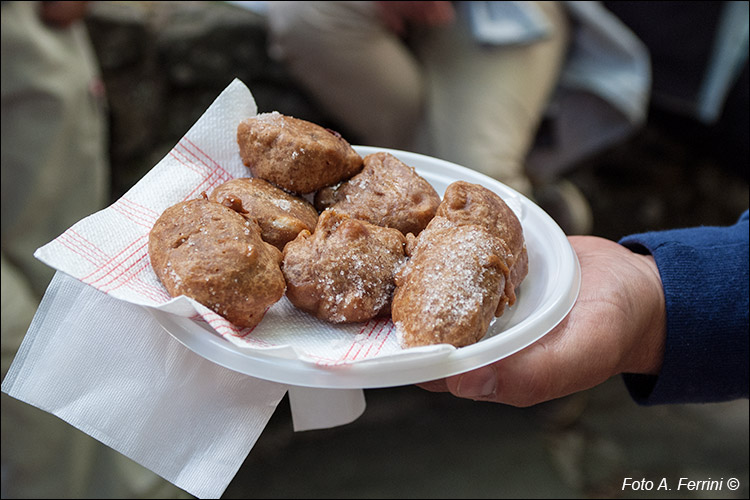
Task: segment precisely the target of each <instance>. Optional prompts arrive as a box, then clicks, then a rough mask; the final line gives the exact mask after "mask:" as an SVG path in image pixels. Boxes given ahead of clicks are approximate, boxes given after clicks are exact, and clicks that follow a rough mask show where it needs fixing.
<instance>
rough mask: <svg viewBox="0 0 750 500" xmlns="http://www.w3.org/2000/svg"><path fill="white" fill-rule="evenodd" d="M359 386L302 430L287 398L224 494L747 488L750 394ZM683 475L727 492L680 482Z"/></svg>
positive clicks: (676, 494)
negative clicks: (667, 397)
mask: <svg viewBox="0 0 750 500" xmlns="http://www.w3.org/2000/svg"><path fill="white" fill-rule="evenodd" d="M365 395H366V398H367V402H368V406H367V409H366V410H365V413H364V414H363V416H362V417H360V418H359V419H358V420H357V421H355V422H354V423H352V424H349V425H346V426H342V427H338V428H334V429H326V430H320V431H306V432H300V433H294V432H293V431H292V424H291V417H290V413H289V407H288V403H286V402H284V403H282V404H281V405H280V406H279V408H278V409H277V410H276V413H275V414H274V416H273V418H272V419H271V422H270V423H269V425H268V427H267V428H266V430H265V432H264V433H263V434H262V435H261V437H260V439H259V441H258V443H257V444H256V446H255V448H254V449H253V450H252V451H251V453H250V455H249V456H248V458H247V460H246V461H245V464H244V465H243V467H242V468H241V469H240V471H239V473H238V474H237V476H236V477H235V480H234V481H233V482H232V483H231V484H230V486H229V488H228V489H227V491H226V493H225V495H224V496H223V498H747V497H748V402H747V401H746V400H743V401H735V402H730V403H720V404H713V405H674V406H663V407H639V406H637V405H636V404H635V403H633V402H632V400H631V399H630V397H629V396H628V394H627V391H626V389H625V387H624V385H623V383H622V381H621V380H620V379H619V377H618V378H614V379H612V380H610V381H608V382H606V383H604V384H602V385H600V386H598V387H596V388H594V389H591V390H589V391H585V392H583V393H579V394H576V395H573V396H569V397H566V398H562V399H560V400H556V401H552V402H548V403H544V404H541V405H537V406H534V407H531V408H525V409H522V408H513V407H508V406H504V405H497V404H492V403H479V402H473V401H465V400H461V399H458V398H455V397H453V396H450V395H447V394H438V393H430V392H427V391H424V390H422V389H419V388H417V387H413V386H409V387H399V388H390V389H375V390H368V391H365ZM625 478H633V480H634V481H639V482H640V481H641V480H644V479H645V480H646V481H652V482H653V485H652V488H653V490H652V491H642V490H641V491H635V490H633V489H631V488H630V487H628V488H626V489H625V490H623V481H624V480H625ZM680 478H686V480H691V481H708V480H715V481H720V482H721V485H722V489H721V490H717V489H715V490H713V491H689V490H686V489H684V488H683V489H681V490H680V491H677V488H678V485H679V481H680ZM730 478H736V479H738V480H739V484H740V487H739V489H738V490H736V491H731V490H729V488H728V482H729V479H730ZM663 481H666V483H664V484H666V485H667V486H668V487H671V488H672V489H671V491H667V490H659V491H657V488H658V487H659V485H660V484H661V483H662V482H663ZM648 484H649V483H646V486H648ZM713 484H714V487H716V483H713Z"/></svg>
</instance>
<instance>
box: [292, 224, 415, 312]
mask: <svg viewBox="0 0 750 500" xmlns="http://www.w3.org/2000/svg"><path fill="white" fill-rule="evenodd" d="M404 241H405V240H404V237H403V235H402V234H401V233H400V232H399V231H397V230H395V229H390V228H384V227H379V226H375V225H373V224H369V223H367V222H364V221H360V220H356V219H352V218H349V217H346V216H343V215H341V214H338V213H337V212H335V211H334V210H326V211H324V212H323V213H322V214H321V215H320V218H319V220H318V225H317V227H316V228H315V232H314V233H312V234H310V233H309V232H308V231H303V232H302V233H300V234H299V236H297V238H296V239H295V240H294V241H291V242H290V243H288V244H287V246H286V247H285V249H284V259H283V263H282V269H283V272H284V276H285V277H286V280H287V297H288V298H289V300H290V301H291V302H292V304H294V305H295V306H296V307H298V308H299V309H302V310H303V311H307V312H309V313H311V314H313V315H315V316H316V317H318V318H320V319H323V320H326V321H329V322H332V323H353V322H363V321H368V320H370V319H372V318H374V317H376V316H380V315H387V314H389V313H390V304H391V298H392V295H393V290H394V288H395V282H394V275H395V273H396V272H397V271H398V270H399V269H400V268H401V266H402V265H403V263H404V261H405V255H404Z"/></svg>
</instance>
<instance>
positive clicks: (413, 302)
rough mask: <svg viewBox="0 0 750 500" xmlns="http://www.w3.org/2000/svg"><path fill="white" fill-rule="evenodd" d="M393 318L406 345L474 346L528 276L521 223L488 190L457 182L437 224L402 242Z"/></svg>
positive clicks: (510, 302) (445, 196)
mask: <svg viewBox="0 0 750 500" xmlns="http://www.w3.org/2000/svg"><path fill="white" fill-rule="evenodd" d="M407 250H408V253H409V256H410V259H409V261H408V263H407V264H406V265H405V266H404V267H403V269H402V270H401V271H400V272H399V273H398V275H397V276H396V292H395V294H394V298H393V304H392V318H393V322H394V324H395V325H396V331H397V333H398V335H399V338H400V340H401V343H402V345H403V346H404V347H414V346H419V345H429V344H436V343H448V344H452V345H454V346H456V347H462V346H466V345H469V344H473V343H474V342H477V341H478V340H480V339H481V338H482V337H483V336H484V335H485V333H486V331H487V328H488V327H489V324H490V321H491V320H492V317H493V316H500V315H501V314H503V312H504V310H505V306H506V305H513V303H514V302H515V300H516V295H515V289H516V287H517V286H518V285H519V284H520V283H521V281H522V280H523V279H524V278H525V276H526V274H527V272H528V254H527V252H526V245H525V242H524V236H523V229H522V227H521V223H520V221H519V220H518V218H517V217H516V215H515V214H514V213H513V211H512V210H511V209H510V208H509V207H508V206H507V205H506V204H505V202H504V201H503V200H502V199H501V198H500V197H499V196H498V195H497V194H495V193H494V192H492V191H490V190H489V189H487V188H485V187H483V186H480V185H477V184H470V183H468V182H464V181H457V182H454V183H453V184H451V185H449V186H448V188H447V189H446V192H445V195H444V197H443V201H442V203H441V204H440V206H439V207H438V209H437V214H436V216H435V218H433V219H432V221H430V223H429V224H428V225H427V228H425V230H424V231H422V233H420V234H419V236H418V237H417V238H416V239H414V238H413V237H412V238H411V239H410V240H409V241H408V243H407Z"/></svg>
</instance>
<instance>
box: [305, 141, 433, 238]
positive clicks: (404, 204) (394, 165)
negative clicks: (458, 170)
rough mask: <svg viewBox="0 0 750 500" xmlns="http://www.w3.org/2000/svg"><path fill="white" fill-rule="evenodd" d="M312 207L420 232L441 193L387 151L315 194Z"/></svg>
mask: <svg viewBox="0 0 750 500" xmlns="http://www.w3.org/2000/svg"><path fill="white" fill-rule="evenodd" d="M314 203H315V207H316V208H317V209H318V210H324V209H325V208H328V207H331V206H332V207H334V208H335V209H336V211H337V212H339V213H345V214H347V215H349V216H350V217H353V218H355V219H360V220H364V221H367V222H370V223H372V224H375V225H378V226H384V227H392V228H394V229H398V230H399V231H401V232H402V233H403V234H408V233H412V234H419V232H420V231H422V229H424V228H425V226H427V224H428V223H429V222H430V220H432V218H433V217H434V216H435V211H436V210H437V207H438V205H439V204H440V195H438V193H437V192H436V191H435V189H434V188H433V187H432V185H430V183H429V182H427V181H426V180H425V179H423V178H422V177H421V176H420V175H419V174H417V172H416V171H415V170H414V168H413V167H410V166H408V165H406V164H405V163H403V162H402V161H401V160H399V159H398V158H396V157H395V156H393V155H391V154H390V153H385V152H381V153H374V154H370V155H367V156H366V157H365V158H364V168H363V169H362V171H361V172H360V173H358V174H357V175H355V176H354V177H352V178H351V179H349V180H348V181H346V182H343V183H341V184H339V185H337V186H333V187H329V188H324V189H321V190H320V191H318V192H317V193H316V194H315V202H314Z"/></svg>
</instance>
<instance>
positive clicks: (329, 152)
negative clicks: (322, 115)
mask: <svg viewBox="0 0 750 500" xmlns="http://www.w3.org/2000/svg"><path fill="white" fill-rule="evenodd" d="M237 143H238V144H239V147H240V156H241V157H242V162H243V163H244V164H245V166H247V167H248V168H249V169H250V170H251V171H252V173H253V175H254V176H256V177H260V178H261V179H265V180H267V181H269V182H271V183H273V184H275V185H277V186H279V187H281V188H283V189H286V190H287V191H289V192H292V193H296V194H306V193H312V192H313V191H317V190H318V189H321V188H323V187H326V186H332V185H334V184H336V183H338V182H341V181H343V180H345V179H348V178H349V177H351V176H352V175H354V174H356V173H358V172H359V171H360V170H361V169H362V158H361V157H360V156H359V154H357V152H356V151H355V150H354V149H353V148H352V147H351V145H350V144H349V143H348V142H347V141H346V140H345V139H344V138H342V137H341V135H339V134H338V133H336V132H333V131H331V130H328V129H325V128H323V127H321V126H319V125H316V124H314V123H311V122H308V121H305V120H300V119H298V118H293V117H291V116H285V115H282V114H280V113H278V112H273V113H262V114H259V115H257V116H255V117H252V118H248V119H246V120H243V121H242V122H241V123H240V124H239V126H238V127H237Z"/></svg>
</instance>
